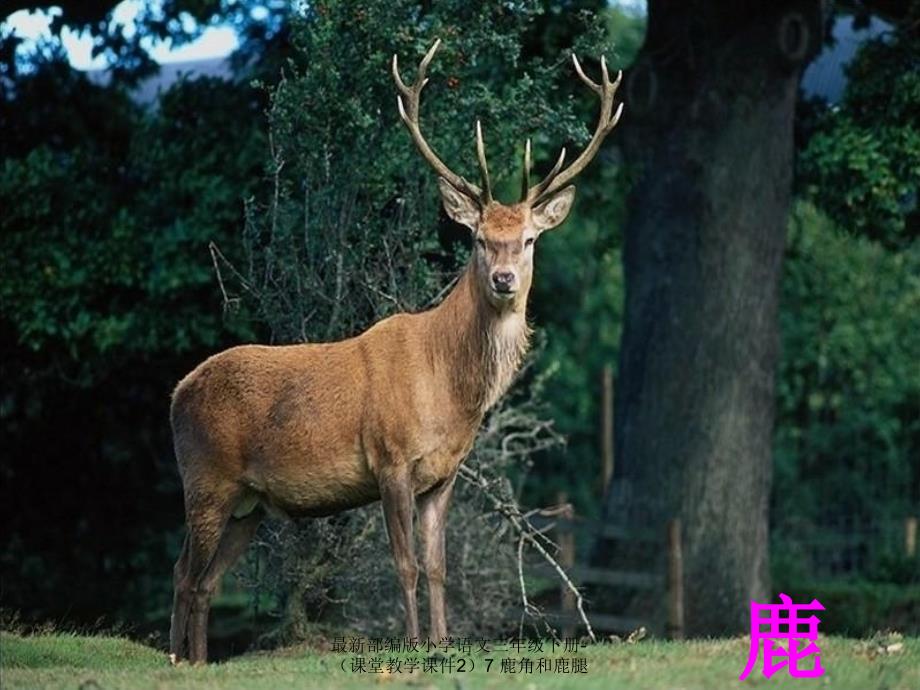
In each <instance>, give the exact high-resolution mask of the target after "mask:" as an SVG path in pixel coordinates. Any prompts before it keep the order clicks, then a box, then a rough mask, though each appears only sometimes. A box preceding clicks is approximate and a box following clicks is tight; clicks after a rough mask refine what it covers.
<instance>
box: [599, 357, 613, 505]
mask: <svg viewBox="0 0 920 690" xmlns="http://www.w3.org/2000/svg"><path fill="white" fill-rule="evenodd" d="M612 478H613V367H611V366H610V365H609V364H606V365H604V369H603V371H601V482H602V484H601V495H602V496H606V495H607V492H608V491H609V490H610V480H611V479H612Z"/></svg>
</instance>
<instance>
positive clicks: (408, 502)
mask: <svg viewBox="0 0 920 690" xmlns="http://www.w3.org/2000/svg"><path fill="white" fill-rule="evenodd" d="M413 498H414V497H413V492H412V483H411V479H410V477H409V473H408V471H407V470H405V469H404V468H400V469H399V470H397V471H394V472H391V473H389V474H387V475H386V476H384V477H381V479H380V500H381V502H382V503H383V516H384V518H385V519H386V523H387V534H388V535H389V537H390V548H391V549H392V550H393V560H394V562H395V564H396V574H397V575H398V576H399V584H400V586H401V587H402V591H403V601H404V603H405V607H406V635H407V636H408V637H418V636H419V634H418V603H417V600H416V594H415V592H416V587H417V585H418V563H417V561H416V558H415V535H414V534H413V531H412V527H413V525H412V522H413V517H414V515H413V513H414V506H413V502H414V501H413Z"/></svg>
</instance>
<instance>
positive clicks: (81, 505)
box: [0, 63, 264, 619]
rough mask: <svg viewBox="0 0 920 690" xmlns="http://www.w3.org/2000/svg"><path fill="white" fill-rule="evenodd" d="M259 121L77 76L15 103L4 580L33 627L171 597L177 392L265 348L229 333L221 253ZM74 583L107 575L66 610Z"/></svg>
mask: <svg viewBox="0 0 920 690" xmlns="http://www.w3.org/2000/svg"><path fill="white" fill-rule="evenodd" d="M259 109H260V106H259V101H258V99H257V98H256V95H255V94H254V92H253V91H252V90H251V89H246V88H245V87H242V86H239V85H234V84H223V83H220V82H217V81H198V82H195V83H183V84H178V85H176V86H175V88H174V89H173V90H172V91H171V92H170V93H168V94H167V95H166V96H165V97H164V98H163V99H162V101H161V102H160V103H159V106H158V109H156V110H152V111H143V110H141V109H140V108H138V107H136V106H135V105H134V104H132V103H131V101H130V100H129V99H128V98H127V97H126V96H125V95H124V94H123V93H122V92H120V91H118V90H116V89H103V88H99V87H97V86H94V85H92V84H90V83H89V82H88V81H87V80H86V79H85V77H82V76H80V75H79V74H78V73H75V72H71V71H69V70H68V69H66V66H64V65H62V64H60V63H51V64H39V65H36V66H35V69H34V70H32V71H29V72H27V73H25V74H22V75H20V76H19V78H18V79H17V81H16V84H15V89H12V90H9V91H6V92H4V97H3V99H2V101H0V120H2V121H3V123H4V133H6V132H7V131H9V132H10V133H11V134H12V136H11V137H9V138H7V137H6V136H4V137H3V139H2V141H0V150H2V153H3V161H2V164H0V207H2V208H3V209H4V213H3V214H2V217H0V237H2V239H0V242H2V253H0V324H2V339H0V346H2V354H3V357H2V362H0V373H2V377H3V381H4V394H3V397H2V400H0V420H2V424H3V428H4V453H5V458H4V463H3V467H2V478H3V483H4V486H18V487H22V488H24V490H23V491H16V492H14V493H13V494H11V495H6V494H5V495H4V501H3V504H2V506H0V510H2V519H0V524H2V525H3V535H2V545H3V546H2V549H0V565H2V568H3V571H4V573H5V576H4V603H5V605H8V606H14V607H22V608H23V609H24V611H23V614H24V615H26V616H50V615H60V614H61V613H63V612H64V611H68V612H69V613H70V615H72V616H74V617H75V618H77V619H79V618H81V617H84V616H86V617H91V618H96V617H98V616H99V615H100V614H101V613H106V614H108V615H111V616H114V615H118V614H119V613H125V612H131V613H134V614H137V612H138V611H139V610H140V611H143V610H145V609H146V608H147V607H149V606H151V604H152V605H153V606H154V607H155V606H156V605H157V604H158V603H160V602H159V601H156V597H160V598H161V599H162V601H165V598H166V597H167V596H168V589H169V565H168V561H169V558H170V557H171V553H170V552H171V551H175V549H176V546H175V545H174V544H173V541H172V540H171V537H172V536H173V532H172V531H171V530H172V529H175V527H176V525H177V523H178V522H179V521H180V519H181V515H182V513H181V501H180V497H179V493H178V491H177V489H176V484H177V478H176V473H175V465H174V463H173V462H172V455H171V451H170V444H169V431H168V422H167V419H168V417H167V412H168V401H169V392H170V390H171V388H172V386H173V385H174V384H175V382H176V381H177V380H178V378H179V377H181V376H182V375H183V374H184V373H186V372H187V371H188V369H189V368H190V367H191V365H192V364H193V363H194V362H195V360H200V359H202V358H203V357H204V356H205V355H206V354H210V353H211V352H212V351H213V350H214V349H216V348H218V347H220V346H221V345H222V344H228V343H230V342H233V341H235V340H237V339H238V338H241V337H251V336H249V334H250V333H251V332H252V331H251V329H250V328H249V325H248V324H247V323H245V322H244V321H242V320H238V321H236V322H233V323H229V324H228V323H225V321H224V318H223V315H222V313H221V294H220V290H219V288H218V286H217V285H216V284H215V282H214V273H213V267H212V265H211V258H210V255H209V253H208V243H209V242H210V241H215V242H222V241H223V240H225V239H227V238H229V237H237V236H238V234H239V229H240V227H241V225H242V220H243V203H242V198H243V196H244V194H245V192H246V190H247V187H249V186H252V185H254V183H255V182H256V181H257V180H258V177H259V175H260V173H261V165H262V159H263V156H264V153H263V152H264V139H263V135H262V133H261V128H260V118H259ZM237 246H238V243H237ZM239 253H241V252H239ZM231 254H232V252H231ZM228 326H229V327H228ZM75 544H80V547H79V548H75V546H74V545H75ZM166 554H169V555H166ZM74 573H92V577H89V578H87V582H86V583H85V586H83V587H81V588H79V589H78V590H76V591H73V592H71V594H70V595H69V596H68V597H66V598H62V597H61V596H60V592H61V591H62V588H67V586H68V583H69V580H70V579H71V578H72V577H73V576H74ZM102 592H105V593H106V595H107V596H102V595H101V593H102ZM139 617H140V616H137V617H136V618H135V619H137V618H139Z"/></svg>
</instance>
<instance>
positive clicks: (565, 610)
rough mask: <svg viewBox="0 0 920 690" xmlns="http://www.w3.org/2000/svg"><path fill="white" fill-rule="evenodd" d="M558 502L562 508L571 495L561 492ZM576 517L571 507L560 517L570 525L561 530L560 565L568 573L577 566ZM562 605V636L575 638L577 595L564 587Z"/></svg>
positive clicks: (557, 498) (561, 590)
mask: <svg viewBox="0 0 920 690" xmlns="http://www.w3.org/2000/svg"><path fill="white" fill-rule="evenodd" d="M556 502H557V503H558V504H559V505H560V506H561V505H565V504H567V503H568V502H569V495H568V494H567V493H566V492H565V491H560V492H559V493H558V494H557V495H556ZM574 517H575V511H574V510H573V509H572V507H571V506H569V509H568V510H566V511H565V512H563V513H562V514H561V515H560V516H559V520H560V521H563V520H568V521H569V524H568V525H567V526H565V527H563V528H562V529H560V530H559V565H561V566H562V567H563V568H565V570H566V572H571V571H572V568H573V567H574V566H575V532H574V529H573V528H574V524H572V522H571V521H572V520H573V519H574ZM560 594H561V599H562V601H561V602H560V603H561V605H562V616H563V623H562V636H563V637H574V636H575V628H574V626H573V625H572V620H573V618H574V616H575V595H574V594H573V593H572V591H571V590H570V589H569V588H568V587H566V586H565V584H563V585H562V587H561V589H560Z"/></svg>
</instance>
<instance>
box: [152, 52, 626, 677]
mask: <svg viewBox="0 0 920 690" xmlns="http://www.w3.org/2000/svg"><path fill="white" fill-rule="evenodd" d="M439 43H440V41H438V42H436V43H435V45H434V46H433V47H432V48H431V50H429V51H428V54H427V55H426V56H425V58H424V59H423V60H422V62H421V64H420V66H419V72H418V77H417V79H416V81H415V82H414V83H413V84H412V85H411V86H407V85H406V84H405V83H404V82H403V81H402V79H401V78H400V76H399V73H398V70H397V65H396V58H395V56H394V58H393V76H394V79H395V81H396V85H397V88H398V90H399V92H400V97H399V112H400V115H401V117H402V119H403V122H404V123H405V125H406V127H407V129H408V130H409V132H410V134H411V135H412V138H413V140H414V141H415V143H416V146H417V147H418V149H419V151H420V152H421V154H422V156H423V157H424V158H425V159H426V160H427V161H428V162H429V163H430V164H431V165H432V167H433V168H434V169H435V171H436V172H437V173H438V184H439V187H440V191H441V197H442V201H443V204H444V209H445V211H446V212H447V214H448V215H449V216H450V217H451V218H452V219H453V220H455V221H456V222H458V223H461V224H462V225H465V226H467V227H468V228H469V229H470V231H471V233H472V234H473V239H474V244H473V252H472V256H471V258H470V263H469V265H468V266H467V269H466V271H465V272H464V273H463V275H462V276H461V277H460V279H459V280H458V282H457V284H456V285H455V286H454V288H453V290H451V292H450V293H449V294H448V296H447V297H446V298H445V299H444V301H443V302H442V303H441V304H440V305H438V306H437V307H435V308H433V309H431V310H429V311H426V312H422V313H419V314H397V315H395V316H391V317H390V318H387V319H384V320H383V321H380V322H379V323H377V324H376V325H374V326H373V327H371V328H370V329H368V330H367V331H365V332H364V333H362V334H361V335H358V336H356V337H354V338H350V339H348V340H343V341H341V342H337V343H325V344H306V345H290V346H272V347H268V346H258V345H246V346H241V347H236V348H232V349H230V350H226V351H225V352H222V353H220V354H217V355H215V356H213V357H211V358H210V359H208V360H206V361H205V362H204V363H202V364H201V365H199V366H198V368H196V369H195V370H194V371H193V372H192V373H191V374H189V375H188V376H186V377H185V378H184V379H183V380H182V381H181V382H180V383H179V385H178V386H177V387H176V390H175V392H174V394H173V401H172V408H171V415H170V420H171V423H172V428H173V443H174V446H175V451H176V460H177V463H178V466H179V472H180V475H181V477H182V484H183V489H184V495H185V519H186V525H187V527H188V534H187V536H186V539H185V542H184V544H183V547H182V552H181V554H180V556H179V559H178V561H177V562H176V566H175V568H174V588H175V595H174V600H173V613H172V619H171V625H170V652H171V658H172V659H173V660H174V661H178V660H179V659H183V658H188V659H190V660H191V661H193V662H203V661H205V660H206V659H207V621H208V612H209V606H210V596H211V593H212V592H213V591H214V588H215V587H216V585H217V583H218V582H219V581H220V578H221V576H222V575H223V573H224V572H225V571H226V569H227V568H228V567H229V566H230V565H232V564H233V562H235V561H236V560H237V558H239V556H240V555H241V554H242V553H243V551H245V549H246V547H247V545H248V544H249V541H250V540H251V538H252V536H253V534H254V533H255V530H256V528H257V527H258V525H259V522H260V521H261V519H262V518H263V516H264V514H265V512H274V513H280V514H282V515H289V516H322V515H330V514H334V513H337V512H340V511H342V510H347V509H349V508H355V507H357V506H361V505H365V504H367V503H371V502H373V501H376V500H378V499H379V500H380V501H381V503H382V505H383V513H384V517H385V518H386V525H387V534H388V536H389V539H390V546H391V549H392V551H393V558H394V561H395V564H396V572H397V576H398V578H399V581H400V585H401V588H402V593H403V605H404V607H405V612H406V634H407V636H409V637H417V636H418V634H419V626H418V611H417V609H418V607H417V601H416V585H417V582H418V565H417V560H416V555H415V537H414V520H415V509H416V508H417V510H418V522H419V532H420V536H421V547H422V549H421V550H422V553H421V556H422V562H423V565H424V569H425V576H426V578H427V580H428V591H429V597H430V606H429V610H430V617H431V618H430V627H429V637H430V638H431V639H433V640H440V639H442V638H444V637H446V636H447V618H446V615H447V614H446V608H445V604H444V580H445V576H446V572H445V570H446V568H445V563H446V551H445V549H446V545H445V536H444V535H445V529H444V527H445V522H446V517H447V508H448V505H449V503H450V496H451V491H452V489H453V484H454V480H455V478H456V475H457V470H458V468H459V466H460V463H461V462H462V461H463V459H464V458H465V457H466V454H467V453H468V452H469V450H470V448H471V447H472V445H473V440H474V438H475V436H476V431H477V430H478V428H479V425H480V423H481V422H482V418H483V415H484V414H485V413H486V411H487V410H488V409H489V407H491V406H492V405H493V404H494V403H495V402H496V401H497V400H498V398H499V397H500V396H501V395H502V394H503V393H504V392H505V390H506V389H507V388H508V386H509V385H510V384H511V381H512V379H513V378H514V374H515V373H516V372H517V370H518V367H519V365H520V363H521V359H522V357H523V356H524V353H525V351H526V349H527V341H528V336H529V333H530V331H529V328H528V326H527V318H526V308H527V296H528V294H529V292H530V285H531V278H532V272H533V251H534V243H535V241H536V239H537V237H538V236H539V234H540V233H542V232H543V231H545V230H548V229H550V228H553V227H556V226H557V225H559V224H560V223H562V222H563V221H564V220H565V218H566V216H567V215H568V212H569V209H570V208H571V205H572V201H573V199H574V195H575V188H574V187H572V186H571V185H569V186H565V185H566V183H567V182H568V181H569V180H571V179H572V178H573V177H574V176H575V175H576V174H578V172H579V171H580V170H581V169H583V168H584V167H585V166H586V165H587V163H588V162H589V161H590V160H591V158H592V157H593V156H594V155H595V153H596V152H597V150H598V148H599V146H600V143H601V141H602V140H603V138H604V136H606V134H607V133H608V132H609V131H610V130H611V129H612V128H613V126H614V125H615V124H616V121H617V119H618V118H619V113H620V110H617V111H616V113H613V110H612V107H613V97H614V93H615V91H616V87H617V85H618V84H619V78H618V79H617V80H616V82H611V81H610V80H609V78H608V75H607V67H606V64H605V63H604V61H603V59H601V69H602V72H603V80H602V83H601V84H595V83H594V82H592V81H591V80H590V79H588V78H587V77H586V76H585V75H584V73H583V72H582V70H581V67H580V65H579V64H578V61H577V60H575V67H576V70H577V71H578V74H579V76H580V77H581V78H582V80H583V81H585V83H587V84H588V86H589V87H591V89H592V90H594V91H595V92H596V93H597V94H598V95H599V96H600V98H601V115H600V119H599V122H598V126H597V129H596V131H595V134H594V137H593V138H592V140H591V142H590V143H589V144H588V146H587V147H586V148H585V150H584V151H583V152H582V154H581V155H580V156H579V157H578V158H577V159H576V160H575V161H574V162H573V163H572V165H571V166H569V167H568V168H566V169H564V170H563V168H562V164H563V162H564V159H565V150H564V149H563V151H562V155H561V156H560V157H559V160H558V161H557V163H556V165H555V166H554V167H553V169H552V170H551V171H550V173H549V175H548V176H547V177H546V178H545V179H544V180H542V181H541V182H540V183H538V184H536V185H534V186H533V187H531V186H530V184H529V180H530V142H529V141H528V142H527V146H526V147H525V156H524V180H523V181H524V184H523V188H524V189H523V192H524V193H523V198H522V200H521V201H520V202H519V203H517V204H514V205H504V204H501V203H498V202H497V201H495V200H494V199H493V198H492V192H491V189H490V184H489V173H488V169H487V166H486V159H485V147H484V145H483V141H482V131H481V129H480V127H479V125H478V123H477V127H476V138H477V153H478V158H479V165H480V170H481V173H482V180H483V188H482V189H480V188H479V187H478V186H476V185H473V184H472V183H470V182H468V181H467V180H465V179H464V178H462V177H460V176H459V175H456V174H455V173H453V172H451V171H450V169H449V168H447V166H446V165H444V163H443V162H442V161H441V160H440V159H439V158H438V157H437V155H436V154H435V153H434V151H432V150H431V147H430V146H429V145H428V144H427V143H426V142H425V140H424V137H423V136H422V134H421V131H420V129H419V122H418V113H419V95H420V93H421V90H422V88H423V87H424V85H425V83H426V82H427V79H426V78H425V70H426V69H427V66H428V63H429V62H430V61H431V59H432V58H433V57H434V54H435V52H436V51H437V48H438V45H439Z"/></svg>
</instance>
